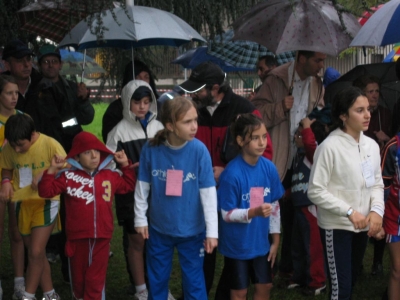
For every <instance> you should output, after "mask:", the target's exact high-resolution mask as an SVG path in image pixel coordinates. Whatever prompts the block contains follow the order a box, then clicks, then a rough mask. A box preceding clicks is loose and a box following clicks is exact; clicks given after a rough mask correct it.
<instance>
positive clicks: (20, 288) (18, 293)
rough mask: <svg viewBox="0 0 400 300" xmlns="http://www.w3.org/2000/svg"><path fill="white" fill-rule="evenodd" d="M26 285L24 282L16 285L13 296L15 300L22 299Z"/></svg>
mask: <svg viewBox="0 0 400 300" xmlns="http://www.w3.org/2000/svg"><path fill="white" fill-rule="evenodd" d="M24 292H25V286H24V285H22V284H17V285H15V286H14V294H13V296H12V298H13V300H21V299H22V298H23V296H24Z"/></svg>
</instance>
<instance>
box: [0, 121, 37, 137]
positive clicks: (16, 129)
mask: <svg viewBox="0 0 400 300" xmlns="http://www.w3.org/2000/svg"><path fill="white" fill-rule="evenodd" d="M35 131H36V128H35V123H34V122H33V119H32V118H31V117H30V116H28V115H26V114H16V115H12V116H10V117H9V118H8V120H7V122H6V125H5V129H4V136H5V138H6V139H7V141H8V142H9V143H16V142H17V141H20V140H28V141H30V140H31V137H32V133H34V132H35Z"/></svg>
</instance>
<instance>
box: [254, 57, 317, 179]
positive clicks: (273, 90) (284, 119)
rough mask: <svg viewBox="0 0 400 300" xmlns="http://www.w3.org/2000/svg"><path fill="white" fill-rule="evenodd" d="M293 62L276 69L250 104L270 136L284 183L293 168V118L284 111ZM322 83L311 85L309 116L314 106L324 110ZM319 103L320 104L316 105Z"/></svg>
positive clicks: (276, 162)
mask: <svg viewBox="0 0 400 300" xmlns="http://www.w3.org/2000/svg"><path fill="white" fill-rule="evenodd" d="M290 64H291V62H289V63H286V64H284V65H282V66H279V67H277V68H275V69H273V70H272V71H271V72H270V73H269V74H268V77H267V78H266V79H265V81H264V83H263V84H262V86H261V88H260V91H259V92H258V93H257V95H256V96H255V97H254V99H252V100H251V102H253V104H254V105H255V107H256V108H257V109H258V110H259V111H260V113H261V115H262V118H263V120H264V122H265V124H266V125H267V129H268V131H269V134H270V136H271V140H272V147H273V149H274V156H273V159H272V161H273V162H274V164H275V165H276V167H277V168H278V172H279V176H280V178H281V180H283V179H284V177H285V175H286V171H287V169H288V166H289V164H290V161H289V160H290V158H289V156H290V142H291V141H290V132H289V131H290V115H289V112H284V110H283V104H282V102H283V99H284V98H285V97H286V96H288V95H289V74H288V69H289V66H290ZM323 96H324V88H323V85H322V80H321V79H320V78H319V77H314V78H312V80H311V83H310V95H309V98H308V113H310V112H311V111H312V109H313V108H314V106H316V104H317V103H318V106H324V99H323ZM317 100H319V101H317Z"/></svg>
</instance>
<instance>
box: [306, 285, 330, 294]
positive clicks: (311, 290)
mask: <svg viewBox="0 0 400 300" xmlns="http://www.w3.org/2000/svg"><path fill="white" fill-rule="evenodd" d="M323 293H326V285H324V286H321V287H319V288H312V287H309V286H307V287H305V288H304V289H303V291H302V294H303V295H304V296H318V295H321V294H323Z"/></svg>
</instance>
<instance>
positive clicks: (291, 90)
mask: <svg viewBox="0 0 400 300" xmlns="http://www.w3.org/2000/svg"><path fill="white" fill-rule="evenodd" d="M298 57H299V51H296V58H295V60H294V66H293V73H292V80H291V82H290V86H289V96H292V94H293V82H294V74H295V72H296V64H297V59H298Z"/></svg>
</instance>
